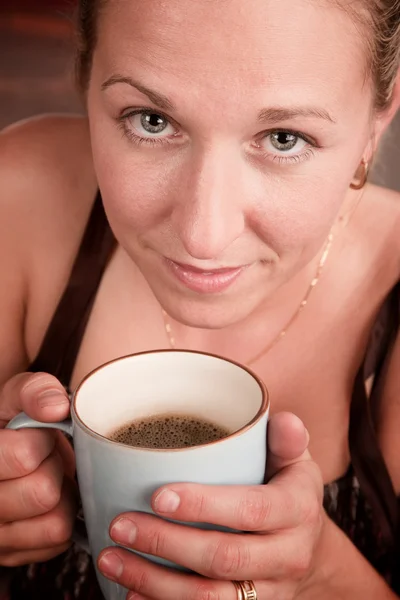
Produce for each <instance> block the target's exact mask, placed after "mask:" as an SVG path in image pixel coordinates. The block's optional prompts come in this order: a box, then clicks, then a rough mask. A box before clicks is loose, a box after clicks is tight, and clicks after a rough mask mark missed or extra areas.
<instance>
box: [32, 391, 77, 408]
mask: <svg viewBox="0 0 400 600" xmlns="http://www.w3.org/2000/svg"><path fill="white" fill-rule="evenodd" d="M37 400H38V404H39V406H40V407H41V408H46V407H47V406H57V405H61V404H69V400H68V398H67V396H66V395H65V392H63V391H62V390H46V391H45V392H42V393H41V394H39V396H38V398H37Z"/></svg>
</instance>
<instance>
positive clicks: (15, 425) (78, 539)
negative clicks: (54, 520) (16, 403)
mask: <svg viewBox="0 0 400 600" xmlns="http://www.w3.org/2000/svg"><path fill="white" fill-rule="evenodd" d="M28 428H29V429H32V428H38V429H59V430H60V431H62V432H63V433H67V434H68V435H70V436H71V437H72V432H73V424H72V420H71V419H66V420H65V421H59V422H58V423H42V422H41V421H35V419H31V418H30V417H28V415H27V414H25V413H23V412H22V413H19V415H17V416H16V417H14V418H13V419H11V421H10V422H9V423H8V424H7V425H6V429H28ZM77 521H78V519H77ZM72 540H73V541H74V542H75V543H76V544H78V546H80V547H81V548H82V549H83V550H84V551H85V552H87V553H88V554H91V552H90V548H89V544H88V541H87V539H86V538H85V536H84V535H83V534H81V533H79V532H78V531H77V525H76V526H75V528H74V531H73V533H72Z"/></svg>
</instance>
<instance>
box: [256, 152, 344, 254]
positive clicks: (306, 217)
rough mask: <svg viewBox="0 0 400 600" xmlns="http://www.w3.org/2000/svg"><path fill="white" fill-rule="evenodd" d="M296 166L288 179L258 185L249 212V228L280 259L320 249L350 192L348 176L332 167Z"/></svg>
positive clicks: (325, 165)
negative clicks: (255, 196)
mask: <svg viewBox="0 0 400 600" xmlns="http://www.w3.org/2000/svg"><path fill="white" fill-rule="evenodd" d="M323 162H324V161H318V164H316V163H315V164H311V163H310V164H307V165H305V164H303V165H299V166H297V165H295V166H294V167H293V168H289V169H291V171H290V172H289V171H288V175H287V176H283V177H280V178H276V179H275V180H271V179H270V178H268V180H265V179H264V181H263V182H262V184H260V185H259V190H258V193H257V198H258V199H257V201H256V202H255V203H254V204H253V207H252V209H251V211H249V215H248V221H249V224H250V227H251V229H252V230H253V231H255V232H256V233H257V235H258V237H259V238H260V239H262V240H264V241H266V242H268V245H270V246H271V247H272V248H274V250H275V251H276V252H277V254H278V255H279V256H280V257H283V256H285V255H292V256H294V255H300V254H302V255H304V256H305V257H307V258H309V257H311V256H313V255H314V254H315V252H316V251H318V250H319V248H320V247H321V244H322V243H323V241H324V239H325V238H326V237H327V236H328V234H329V231H330V229H331V227H332V225H333V223H334V222H335V219H336V217H337V215H338V213H339V211H340V208H341V206H342V204H343V200H344V198H345V196H346V192H347V190H348V174H347V173H346V172H343V171H341V170H340V168H338V169H337V172H334V171H333V170H332V168H331V166H330V162H331V161H327V162H329V164H323Z"/></svg>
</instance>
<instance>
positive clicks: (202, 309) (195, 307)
mask: <svg viewBox="0 0 400 600" xmlns="http://www.w3.org/2000/svg"><path fill="white" fill-rule="evenodd" d="M156 296H157V299H158V301H159V303H160V304H161V306H162V307H163V309H164V310H165V311H166V312H167V313H168V315H170V316H171V317H172V318H173V319H174V320H175V321H178V322H179V323H183V324H184V325H186V326H188V327H196V328H199V329H223V328H225V327H229V326H232V325H235V324H237V323H239V322H241V321H243V320H245V319H246V318H247V317H248V316H249V315H250V314H251V313H252V312H253V311H254V310H255V309H256V308H257V306H258V302H251V301H250V302H249V298H240V299H239V298H233V297H231V298H226V297H225V298H224V297H223V295H222V296H219V297H218V298H216V297H213V298H198V299H197V298H188V297H184V296H180V295H179V294H171V295H167V294H160V295H158V294H156Z"/></svg>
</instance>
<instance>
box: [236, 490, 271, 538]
mask: <svg viewBox="0 0 400 600" xmlns="http://www.w3.org/2000/svg"><path fill="white" fill-rule="evenodd" d="M271 510H272V507H271V502H270V500H269V499H268V498H267V495H266V494H265V491H264V489H263V488H262V487H260V489H259V490H257V489H250V490H249V491H248V492H247V493H246V495H245V496H244V497H243V498H242V499H241V501H240V502H239V506H238V508H237V515H236V517H237V521H238V525H239V527H238V528H239V529H242V530H243V531H261V530H263V529H264V528H265V527H266V524H267V522H268V519H269V516H270V514H271Z"/></svg>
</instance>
